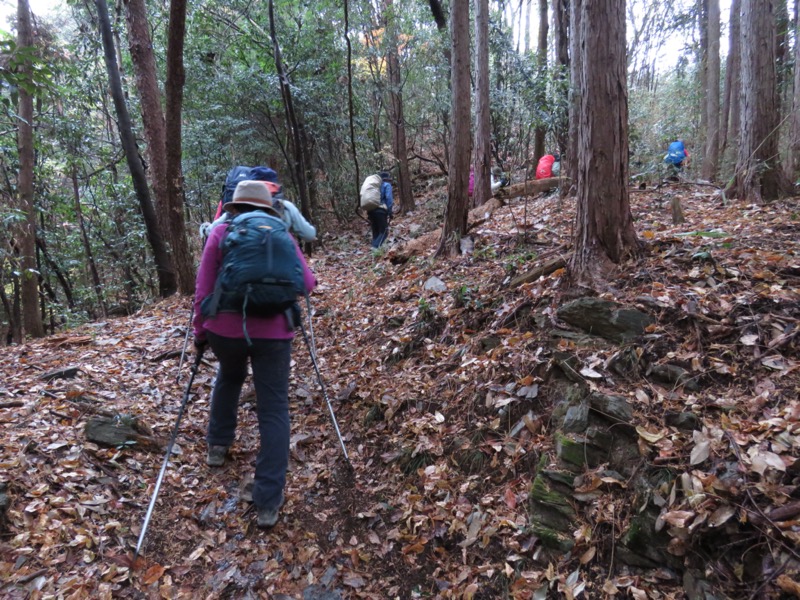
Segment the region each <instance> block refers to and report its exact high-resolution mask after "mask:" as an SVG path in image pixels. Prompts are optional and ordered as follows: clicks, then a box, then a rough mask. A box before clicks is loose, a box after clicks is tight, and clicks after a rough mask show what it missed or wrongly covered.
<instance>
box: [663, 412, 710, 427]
mask: <svg viewBox="0 0 800 600" xmlns="http://www.w3.org/2000/svg"><path fill="white" fill-rule="evenodd" d="M664 421H665V422H666V424H667V425H669V426H670V427H675V428H676V429H682V430H684V431H700V430H701V429H702V428H703V424H702V423H701V422H700V418H699V417H698V416H697V415H696V414H694V413H690V412H674V411H669V412H667V414H666V415H664Z"/></svg>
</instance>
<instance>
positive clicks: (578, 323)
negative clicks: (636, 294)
mask: <svg viewBox="0 0 800 600" xmlns="http://www.w3.org/2000/svg"><path fill="white" fill-rule="evenodd" d="M557 314H558V318H559V319H561V320H562V321H565V322H566V323H569V324H570V325H572V326H573V327H577V328H579V329H582V330H584V331H586V332H587V333H590V334H592V335H598V336H600V337H603V338H606V339H608V340H611V341H612V342H617V343H625V342H629V341H631V340H633V339H635V338H636V337H638V336H640V335H642V334H643V333H644V330H645V328H646V327H647V326H648V325H650V324H651V323H653V318H652V317H651V316H650V315H648V314H646V313H643V312H641V311H638V310H636V309H633V308H626V307H623V306H620V305H619V304H617V303H615V302H610V301H609V300H602V299H600V298H578V299H577V300H573V301H572V302H568V303H567V304H565V305H564V306H562V307H561V308H559V309H558V313H557Z"/></svg>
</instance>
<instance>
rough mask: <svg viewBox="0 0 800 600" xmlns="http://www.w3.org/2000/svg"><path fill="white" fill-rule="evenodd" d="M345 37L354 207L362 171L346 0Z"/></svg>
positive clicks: (346, 2) (357, 198)
mask: <svg viewBox="0 0 800 600" xmlns="http://www.w3.org/2000/svg"><path fill="white" fill-rule="evenodd" d="M344 39H345V41H346V42H347V116H348V122H349V124H350V154H351V156H352V158H353V166H354V167H355V170H356V179H355V182H354V183H355V187H354V188H353V199H354V207H355V208H356V209H358V207H359V204H360V200H361V199H360V197H359V192H360V189H359V182H360V181H361V173H360V172H359V167H358V152H357V151H356V129H355V109H354V108H353V45H352V43H351V42H350V2H349V0H344Z"/></svg>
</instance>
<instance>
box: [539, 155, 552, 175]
mask: <svg viewBox="0 0 800 600" xmlns="http://www.w3.org/2000/svg"><path fill="white" fill-rule="evenodd" d="M554 162H556V157H555V156H553V155H552V154H545V155H544V156H543V157H542V158H540V159H539V164H538V165H536V179H547V178H548V177H552V176H553V163H554Z"/></svg>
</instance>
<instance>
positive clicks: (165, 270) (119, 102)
mask: <svg viewBox="0 0 800 600" xmlns="http://www.w3.org/2000/svg"><path fill="white" fill-rule="evenodd" d="M95 7H96V8H97V16H98V20H99V22H100V35H101V37H102V41H103V54H104V56H105V62H106V70H107V72H108V81H109V86H110V88H111V97H112V99H113V100H114V108H115V109H116V112H117V119H118V121H119V137H120V142H121V143H122V148H123V150H124V152H125V158H126V160H127V162H128V168H129V169H130V172H131V179H132V180H133V187H134V190H135V192H136V198H137V200H138V201H139V208H140V209H141V211H142V217H143V218H144V223H145V230H146V232H147V241H148V242H149V243H150V248H151V249H152V251H153V260H154V261H155V265H156V272H157V276H158V291H159V294H160V295H161V297H162V298H166V297H167V296H171V295H172V294H174V293H175V292H176V291H177V289H178V286H177V278H176V275H175V269H174V267H173V264H172V258H171V257H170V255H169V252H168V250H167V246H166V244H165V243H164V239H163V238H162V237H161V236H162V233H161V231H160V230H159V227H158V219H157V217H156V211H155V209H154V208H153V203H152V201H151V200H150V191H149V189H148V187H147V176H146V175H145V172H144V166H143V165H142V159H141V157H140V156H139V149H138V147H137V146H136V138H135V136H134V134H133V125H132V123H131V118H130V114H129V113H128V106H127V105H126V103H125V95H124V93H123V91H122V82H121V80H120V75H119V67H118V66H117V61H116V56H115V54H114V38H113V35H112V32H111V23H110V21H109V19H108V7H107V6H106V0H95Z"/></svg>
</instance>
